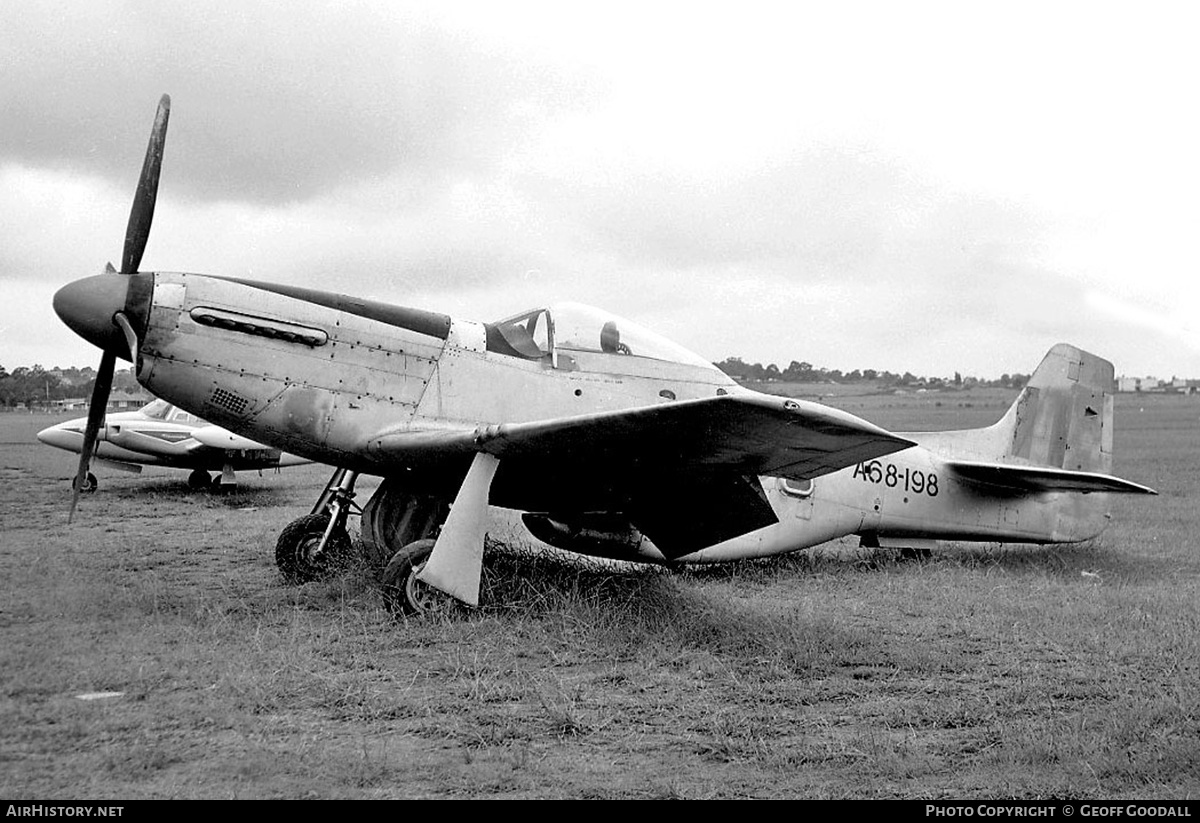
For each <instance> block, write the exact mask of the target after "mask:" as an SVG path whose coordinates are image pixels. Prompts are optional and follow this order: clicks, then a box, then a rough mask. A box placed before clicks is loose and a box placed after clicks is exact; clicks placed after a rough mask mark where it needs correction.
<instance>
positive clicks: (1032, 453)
mask: <svg viewBox="0 0 1200 823" xmlns="http://www.w3.org/2000/svg"><path fill="white" fill-rule="evenodd" d="M1113 374H1114V372H1113V364H1112V363H1110V362H1109V361H1107V360H1104V359H1103V358H1100V357H1097V356H1096V355H1094V354H1089V353H1088V352H1085V351H1083V350H1082V349H1079V348H1076V347H1075V346H1071V345H1068V344H1066V343H1059V344H1058V345H1056V346H1055V347H1054V348H1052V349H1051V350H1050V351H1049V352H1048V353H1047V354H1046V356H1045V358H1043V360H1042V362H1041V364H1040V365H1039V366H1038V367H1037V369H1036V370H1034V372H1033V375H1032V376H1031V377H1030V378H1029V382H1028V383H1027V384H1026V386H1025V388H1024V389H1022V391H1021V394H1020V395H1019V396H1018V397H1017V400H1016V402H1015V403H1013V406H1012V408H1010V409H1009V412H1008V414H1006V415H1005V421H1002V422H1009V423H1010V424H1011V426H1012V439H1011V441H1010V442H1009V444H1008V448H1007V454H1006V456H1007V457H1012V458H1017V459H1018V460H1020V461H1021V462H1028V463H1030V464H1033V465H1039V466H1053V467H1054V468H1061V469H1068V470H1071V471H1084V472H1098V473H1101V474H1111V472H1112V449H1113V385H1114V384H1113Z"/></svg>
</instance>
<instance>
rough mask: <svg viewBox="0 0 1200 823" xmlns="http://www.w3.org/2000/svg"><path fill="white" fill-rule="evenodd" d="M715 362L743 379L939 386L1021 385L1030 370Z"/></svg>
mask: <svg viewBox="0 0 1200 823" xmlns="http://www.w3.org/2000/svg"><path fill="white" fill-rule="evenodd" d="M715 365H716V367H717V368H718V369H720V370H721V371H723V372H725V373H726V374H727V375H729V376H730V377H732V378H733V379H734V380H738V381H740V382H743V383H754V382H758V383H767V382H772V383H843V384H846V383H872V384H875V385H877V386H879V387H880V388H906V387H912V388H928V389H939V388H948V387H955V388H967V387H971V386H987V387H1000V388H1007V389H1019V388H1021V387H1022V386H1024V385H1025V383H1026V382H1028V380H1029V375H1027V374H1002V375H1000V377H999V378H998V379H996V380H981V379H979V378H977V377H963V376H962V374H960V373H959V372H955V373H954V376H953V377H917V376H916V375H915V374H913V373H912V372H905V373H904V374H896V373H895V372H890V371H877V370H876V369H855V370H854V371H851V372H843V371H842V370H841V369H826V368H824V367H816V366H813V364H812V363H805V362H802V361H796V360H793V361H792V362H791V363H790V364H788V367H787V368H786V369H782V370H781V369H780V368H779V367H778V366H776V365H775V364H774V363H768V364H767V365H765V366H764V365H763V364H762V363H747V362H745V361H744V360H742V358H740V357H727V358H725V359H724V360H722V361H721V362H720V363H717V364H715Z"/></svg>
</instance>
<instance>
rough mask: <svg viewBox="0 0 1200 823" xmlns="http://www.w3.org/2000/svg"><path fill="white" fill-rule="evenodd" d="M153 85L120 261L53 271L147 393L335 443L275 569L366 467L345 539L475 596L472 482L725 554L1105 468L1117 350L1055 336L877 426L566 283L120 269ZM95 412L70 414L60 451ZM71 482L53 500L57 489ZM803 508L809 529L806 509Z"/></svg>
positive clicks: (482, 492) (158, 138) (1082, 522)
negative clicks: (422, 305) (512, 305)
mask: <svg viewBox="0 0 1200 823" xmlns="http://www.w3.org/2000/svg"><path fill="white" fill-rule="evenodd" d="M169 102H170V101H169V99H168V98H167V97H165V96H164V97H163V99H162V101H161V102H160V104H159V111H158V115H157V117H156V118H155V124H154V129H153V131H152V133H151V138H150V145H149V147H148V149H147V153H146V162H145V164H144V166H143V169H142V175H141V180H140V182H139V185H138V190H137V194H136V195H135V197H134V203H133V208H132V210H131V214H130V221H129V227H128V229H127V232H126V242H125V251H124V255H123V257H122V265H121V271H120V273H116V272H107V273H104V274H100V275H96V276H93V277H88V278H84V279H82V280H78V281H75V282H74V283H70V284H68V285H66V286H64V287H63V288H62V289H60V290H59V292H58V293H57V294H56V295H55V298H54V307H55V310H56V311H57V313H58V315H59V316H60V317H61V318H62V319H63V321H64V322H65V323H67V325H68V326H70V327H71V328H72V329H74V330H75V331H76V332H77V333H78V334H79V335H81V336H82V337H84V338H85V339H87V340H89V341H90V342H92V343H93V344H94V345H96V346H98V347H99V348H101V349H102V351H103V358H102V360H101V367H100V370H99V377H98V379H97V381H96V388H95V393H94V396H93V399H92V408H93V409H95V408H103V405H104V402H103V401H104V398H105V397H106V396H107V393H108V390H109V385H110V383H111V377H112V372H113V368H114V364H115V360H116V358H117V357H123V358H132V359H133V360H134V361H135V364H136V367H137V369H136V373H137V378H138V381H139V382H140V383H141V384H142V385H143V386H145V387H146V388H147V389H149V390H150V391H152V392H154V393H155V394H156V395H158V396H160V397H163V398H166V399H168V400H169V401H170V402H172V403H175V404H177V405H179V406H180V407H182V408H185V409H188V410H189V411H192V412H194V413H196V414H200V415H202V416H203V417H205V418H206V419H208V420H211V421H214V422H216V423H219V424H220V425H223V426H226V427H228V428H229V429H230V430H231V431H234V432H237V433H238V434H240V435H242V436H245V437H252V438H254V439H257V440H261V441H262V442H263V443H268V444H270V445H272V446H274V447H276V448H279V449H284V450H287V451H290V452H294V453H296V454H299V455H302V456H304V457H307V458H309V459H312V460H316V461H319V462H324V463H329V464H331V465H335V466H340V467H342V468H340V469H339V470H338V471H336V472H335V473H334V475H333V477H332V478H331V479H330V481H329V484H328V485H327V487H326V489H325V491H324V492H323V493H322V495H321V498H320V499H319V500H318V501H317V504H316V506H315V507H314V510H313V513H312V514H310V515H308V516H306V517H303V518H300V519H298V520H296V521H294V522H293V523H292V524H290V525H289V526H288V527H287V528H286V529H284V531H283V533H282V534H281V535H280V538H279V542H278V544H277V547H276V559H277V561H278V563H279V566H280V569H281V570H282V571H283V574H284V576H285V577H286V578H288V579H290V580H303V579H308V578H310V577H312V576H314V575H317V574H319V573H321V572H322V570H323V569H324V568H325V567H326V565H327V564H328V562H329V559H330V558H331V557H335V556H336V555H337V554H339V553H341V552H343V551H347V550H348V548H349V538H348V536H347V534H346V531H345V521H346V516H347V514H348V512H349V510H350V508H351V505H352V497H353V493H354V492H353V488H354V483H355V481H356V479H357V477H358V475H359V473H362V472H366V473H371V474H376V475H380V476H382V477H383V478H384V479H383V481H382V482H381V483H380V485H379V487H378V489H377V490H376V492H375V493H374V495H373V496H372V497H371V499H370V500H369V501H368V503H367V504H366V506H365V507H364V508H363V511H362V517H363V523H362V535H363V542H364V544H365V545H366V547H367V549H368V551H369V552H370V553H371V555H372V556H373V557H374V558H375V559H376V560H378V561H379V562H380V564H381V565H382V564H383V563H386V570H385V572H384V575H383V577H384V583H385V592H386V593H387V596H388V598H389V602H390V603H392V604H394V605H395V606H396V607H397V608H401V609H404V610H408V611H422V610H424V609H427V608H431V607H433V606H434V605H436V604H437V603H438V602H439V601H440V599H441V594H439V592H440V593H445V594H449V595H451V596H453V597H455V598H457V599H459V600H462V601H464V602H466V603H469V604H475V603H477V601H478V594H479V580H480V572H481V564H482V554H483V539H484V534H485V531H486V528H487V516H488V514H487V513H488V505H489V503H490V504H493V505H497V506H502V507H506V508H511V509H516V510H519V511H523V512H525V513H527V515H528V516H527V517H526V524H527V525H528V526H529V527H530V528H531V530H532V531H533V532H534V533H535V534H537V535H539V536H541V537H542V538H543V539H547V540H549V541H550V542H551V543H553V544H554V545H557V546H560V547H563V548H567V549H570V550H573V551H581V552H584V553H588V554H598V555H602V556H610V557H621V558H624V559H645V560H655V561H659V562H664V561H666V562H688V561H692V560H702V561H703V560H708V561H715V560H732V559H736V558H742V557H754V556H761V555H764V554H771V553H774V552H779V551H788V550H790V549H795V548H801V547H802V546H806V545H812V544H813V543H816V542H821V541H823V540H827V539H830V538H832V537H836V536H839V535H844V534H860V535H862V536H863V538H864V539H866V540H868V541H871V540H874V541H878V542H879V543H880V544H882V543H883V542H884V541H893V540H900V539H904V540H909V541H912V540H920V541H927V540H929V539H932V538H938V537H954V538H957V539H986V540H1002V539H1015V540H1028V541H1032V542H1055V541H1058V540H1079V539H1082V538H1083V537H1086V536H1088V535H1089V534H1090V533H1092V531H1093V530H1094V529H1095V528H1097V527H1098V526H1099V525H1100V524H1102V522H1103V518H1102V514H1100V512H1101V511H1102V509H1103V505H1104V501H1105V498H1106V497H1107V493H1111V492H1130V493H1146V492H1149V491H1150V490H1149V489H1146V488H1145V487H1143V486H1139V485H1137V484H1135V483H1130V482H1128V481H1124V480H1120V479H1118V478H1116V477H1113V476H1111V474H1109V470H1110V466H1111V451H1112V449H1111V443H1112V440H1111V437H1112V395H1111V393H1110V390H1111V378H1112V367H1111V365H1109V364H1108V363H1107V362H1106V361H1102V360H1100V359H1099V358H1095V357H1092V356H1090V355H1085V354H1083V353H1082V352H1079V351H1078V350H1076V349H1072V348H1070V347H1059V348H1056V349H1055V350H1054V351H1052V352H1051V355H1050V357H1049V358H1048V359H1047V361H1046V362H1045V363H1044V364H1043V366H1042V367H1041V368H1039V370H1038V374H1037V375H1035V379H1034V380H1032V381H1031V383H1030V386H1029V387H1028V388H1027V389H1026V390H1025V392H1024V393H1023V394H1022V395H1021V399H1019V400H1018V402H1017V404H1016V405H1014V407H1013V409H1012V410H1010V412H1009V413H1008V415H1006V416H1005V418H1004V420H1002V421H1001V422H1000V423H999V424H997V426H994V427H992V428H990V429H984V430H981V431H978V432H973V433H964V432H957V433H956V432H950V433H942V434H938V435H921V436H920V438H921V441H922V443H923V444H924V446H923V447H916V438H917V436H916V435H912V436H908V435H897V434H893V433H891V432H888V431H885V430H884V429H882V428H880V427H878V426H875V425H873V424H871V423H869V422H867V421H865V420H862V419H860V418H858V417H855V416H854V415H851V414H848V413H846V412H843V411H840V410H837V409H833V408H829V407H827V406H823V405H821V404H818V403H811V402H806V401H799V400H791V399H784V398H779V397H772V396H768V395H763V394H760V393H757V392H753V391H750V390H748V389H745V388H742V387H740V386H738V385H737V384H736V383H735V382H734V381H733V380H731V379H730V378H729V377H728V376H726V375H725V374H723V373H722V372H721V371H720V370H718V369H717V368H716V367H715V366H713V365H712V364H711V363H709V362H707V361H705V360H704V359H703V358H700V357H698V356H696V355H694V354H692V353H691V352H689V351H687V350H685V349H683V348H681V347H679V346H677V345H675V344H673V343H671V342H669V341H667V340H664V339H663V338H661V337H659V336H658V335H656V334H653V333H652V332H649V331H647V330H645V329H642V328H640V327H638V326H636V325H634V324H632V323H629V322H628V321H625V320H622V319H620V318H617V317H614V316H612V315H609V314H607V313H605V312H602V311H600V310H598V309H593V308H590V307H586V306H580V305H577V304H560V305H554V306H550V307H547V308H538V309H534V310H531V311H527V312H523V313H521V314H518V315H514V316H512V317H509V318H507V319H504V320H500V321H497V322H492V323H484V322H476V321H472V320H465V319H461V318H454V317H450V316H448V315H444V314H439V313H436V312H431V311H425V310H421V309H415V308H405V307H400V306H392V305H387V304H382V303H377V302H372V301H367V300H360V299H357V298H353V297H348V296H345V295H340V294H331V293H327V292H322V291H315V290H310V289H303V288H298V287H294V286H289V285H281V284H275V283H264V282H256V281H250V280H243V279H237V278H227V277H215V276H210V275H198V274H185V273H174V272H162V271H157V272H139V271H138V265H139V263H140V261H141V257H142V251H143V250H144V248H145V243H146V238H147V235H148V232H149V228H150V223H151V219H152V214H153V208H154V201H155V197H156V192H157V186H158V177H159V170H160V167H161V162H162V152H163V145H164V141H165V136H166V128H167V118H168V113H169ZM99 422H100V421H99V416H98V415H96V416H94V417H93V416H89V420H88V426H87V430H86V432H85V448H84V452H83V454H82V455H81V457H80V469H79V473H80V476H82V475H83V474H84V473H85V472H86V467H87V460H88V459H89V457H90V454H91V449H92V444H93V443H94V442H95V440H96V436H97V432H98V429H99ZM73 505H74V504H73ZM806 522H807V524H808V528H807V529H806V527H805V523H806Z"/></svg>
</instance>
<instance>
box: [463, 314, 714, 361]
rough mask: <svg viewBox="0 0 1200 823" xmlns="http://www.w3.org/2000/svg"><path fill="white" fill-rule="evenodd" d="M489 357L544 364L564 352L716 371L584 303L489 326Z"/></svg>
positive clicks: (678, 348) (668, 343) (684, 351)
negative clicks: (602, 355) (511, 357)
mask: <svg viewBox="0 0 1200 823" xmlns="http://www.w3.org/2000/svg"><path fill="white" fill-rule="evenodd" d="M487 347H488V351H494V352H497V353H499V354H507V355H512V356H515V357H523V358H525V359H527V360H539V359H541V358H543V357H549V356H550V355H551V353H552V352H553V351H555V350H557V351H559V352H596V353H601V354H612V355H616V356H625V357H645V358H649V359H652V360H664V361H667V362H670V363H684V364H687V365H689V366H699V367H702V368H708V369H716V366H714V365H713V364H712V363H710V362H709V361H707V360H705V359H704V358H703V357H701V356H700V355H698V354H694V353H693V352H690V351H688V350H687V349H685V348H684V347H683V346H680V345H678V344H676V343H672V342H671V341H670V340H667V339H666V338H665V337H662V336H660V335H658V334H655V333H654V332H652V331H650V330H649V329H646V328H643V327H642V326H639V325H638V324H636V323H634V322H632V321H630V320H625V319H623V318H621V317H618V316H616V315H615V314H612V313H610V312H606V311H603V310H601V309H598V308H595V307H594V306H586V305H583V304H582V303H555V304H554V305H552V306H550V307H548V308H543V309H534V310H532V311H526V312H522V313H520V314H518V315H515V316H513V317H509V318H508V319H506V320H501V321H499V322H497V323H488V324H487Z"/></svg>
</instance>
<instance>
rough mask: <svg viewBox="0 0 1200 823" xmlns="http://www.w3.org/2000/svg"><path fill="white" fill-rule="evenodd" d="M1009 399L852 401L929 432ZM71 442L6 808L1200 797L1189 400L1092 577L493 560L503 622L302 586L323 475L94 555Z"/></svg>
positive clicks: (45, 483)
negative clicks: (419, 616)
mask: <svg viewBox="0 0 1200 823" xmlns="http://www.w3.org/2000/svg"><path fill="white" fill-rule="evenodd" d="M1010 398H1011V395H1010V394H1007V393H1003V392H1001V393H999V394H995V393H981V394H978V395H971V394H949V393H948V394H926V395H904V396H896V395H886V396H884V395H870V396H848V397H844V398H827V399H828V400H830V401H831V402H838V403H840V404H841V405H843V406H845V407H846V408H849V409H850V410H851V411H854V412H855V413H858V414H861V415H863V416H866V417H868V418H869V419H871V420H873V421H875V422H878V423H880V424H883V425H885V426H889V427H895V428H899V429H916V428H955V427H965V426H973V425H981V424H985V423H988V422H991V421H992V420H994V419H995V418H997V417H998V416H999V414H1000V413H1001V412H1002V410H1003V408H1004V407H1005V406H1006V405H1007V403H1008V401H1009V399H1010ZM47 422H48V418H44V417H36V416H25V415H12V414H10V415H0V481H3V484H2V485H0V797H5V798H8V799H10V800H17V799H23V798H38V799H72V798H82V799H105V798H115V799H131V798H268V797H289V798H307V797H311V798H408V797H493V798H528V797H573V798H581V797H613V798H624V797H627V798H706V797H727V798H736V797H758V798H785V797H834V798H878V797H910V798H935V797H976V798H1013V797H1015V798H1034V797H1051V796H1060V797H1061V796H1073V797H1081V798H1106V799H1116V798H1121V799H1148V798H1170V799H1181V798H1196V797H1197V796H1198V795H1200V665H1198V663H1197V661H1198V659H1200V553H1198V552H1197V539H1196V533H1197V526H1198V525H1200V512H1198V511H1197V503H1196V501H1197V498H1196V488H1197V478H1196V471H1197V466H1200V402H1198V401H1197V400H1194V399H1190V398H1186V397H1173V396H1161V395H1160V396H1122V397H1120V398H1119V400H1118V405H1117V428H1118V431H1117V473H1118V474H1121V475H1122V476H1125V477H1128V478H1130V479H1133V480H1136V481H1138V482H1142V483H1146V484H1148V485H1151V486H1154V487H1155V488H1157V489H1158V490H1159V491H1160V492H1161V495H1160V496H1159V497H1157V498H1153V499H1136V500H1135V499H1119V500H1117V501H1116V502H1115V504H1114V506H1113V513H1114V519H1113V523H1112V525H1111V527H1110V528H1109V530H1108V531H1107V532H1106V533H1105V534H1104V535H1103V536H1102V537H1101V538H1100V539H1099V540H1097V541H1094V542H1093V543H1090V544H1088V545H1083V546H1072V547H1066V548H1057V549H1038V548H1030V547H1002V546H996V545H987V546H980V547H968V546H966V545H952V546H947V547H946V548H945V550H944V551H939V552H937V553H935V554H934V556H933V557H932V559H930V560H928V561H926V562H920V563H916V562H899V561H897V560H896V559H895V558H893V557H891V556H890V555H887V554H883V553H875V552H870V551H868V550H860V549H858V548H857V547H856V544H855V543H853V542H851V541H845V542H843V543H840V544H830V545H828V546H826V547H822V548H820V549H819V550H817V551H814V552H810V553H805V554H801V555H796V556H792V557H788V558H784V559H782V560H777V561H773V562H758V563H742V564H736V565H731V566H726V567H720V568H714V569H708V570H700V571H695V572H687V573H682V574H673V573H667V572H663V571H659V570H655V569H636V570H622V571H610V570H605V569H600V568H597V567H594V566H587V565H578V564H574V563H564V562H561V561H555V560H552V559H549V558H537V557H533V556H531V555H529V554H526V553H520V552H517V553H513V552H505V551H499V550H496V551H492V552H491V553H490V555H489V561H488V565H487V568H486V570H485V575H486V577H485V591H484V597H485V599H486V606H485V607H484V608H482V609H481V610H479V611H476V612H473V613H470V614H468V615H465V616H462V617H459V618H456V619H445V620H440V621H421V620H410V621H407V622H397V621H395V620H393V619H392V618H391V617H390V616H389V615H388V614H387V613H386V611H385V610H384V609H383V607H382V604H381V601H380V598H379V595H378V593H377V591H376V589H375V587H374V583H373V580H372V577H371V575H370V574H368V573H367V572H366V571H364V570H362V569H354V570H351V571H349V572H347V573H346V574H344V575H342V576H340V577H338V578H336V579H334V580H331V581H327V582H323V583H314V584H309V585H306V586H303V587H299V588H289V587H287V586H284V585H283V584H282V583H281V581H280V579H279V576H278V574H277V572H276V569H275V566H274V560H273V547H274V541H275V537H276V535H277V534H278V532H279V530H280V529H281V528H282V527H283V525H284V524H285V523H287V522H288V521H289V520H290V519H292V518H294V517H297V516H299V515H301V514H306V513H307V512H308V510H309V508H310V507H311V505H312V503H313V501H314V500H315V498H316V495H317V494H318V492H319V491H320V488H321V486H322V484H323V482H324V480H325V475H326V471H325V470H324V469H321V468H318V467H304V468H300V469H296V470H290V471H287V472H284V473H281V474H269V475H265V476H263V477H258V476H255V475H252V474H248V475H245V476H244V477H242V478H241V480H242V485H241V487H240V488H239V490H238V491H236V492H232V493H225V494H199V495H197V494H193V493H192V492H190V491H188V490H187V488H186V483H185V477H186V474H185V473H183V472H169V471H165V470H148V471H147V472H146V473H144V474H142V475H140V476H131V475H125V474H120V473H114V472H107V473H104V472H103V471H101V472H100V475H101V476H100V480H101V488H100V490H99V491H98V492H97V493H95V494H94V495H91V496H89V497H87V498H85V499H84V500H83V501H82V503H81V506H80V511H79V512H78V513H77V515H76V522H75V524H74V525H72V526H69V527H68V525H67V523H66V508H67V502H68V496H69V495H68V478H69V476H70V475H71V474H72V472H73V460H72V456H71V455H69V454H66V453H64V452H57V451H55V450H53V449H50V448H47V447H45V446H42V445H40V444H38V443H37V442H36V441H35V440H34V438H33V434H34V432H35V431H37V429H39V428H40V427H42V426H44V425H46V424H47ZM362 488H363V489H364V495H363V498H362V499H364V500H365V490H366V488H367V487H366V486H364V487H362ZM97 692H118V693H120V694H119V696H113V697H104V698H98V699H90V700H87V699H81V697H80V696H81V695H89V694H93V693H97Z"/></svg>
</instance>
